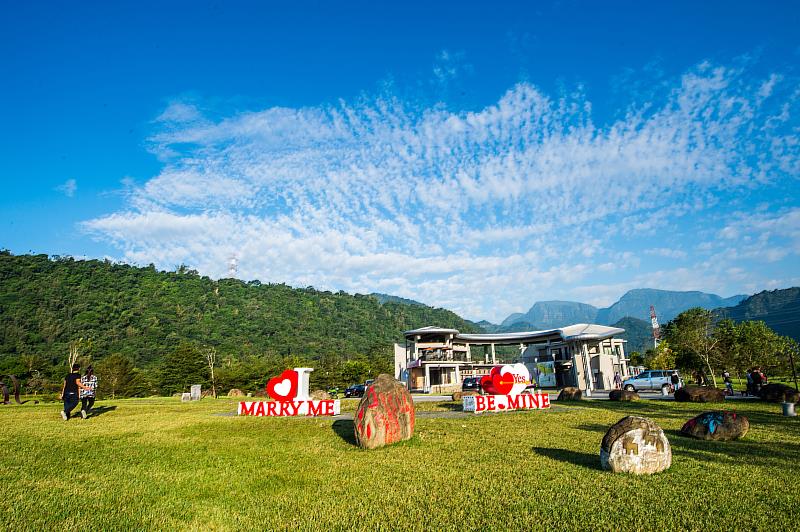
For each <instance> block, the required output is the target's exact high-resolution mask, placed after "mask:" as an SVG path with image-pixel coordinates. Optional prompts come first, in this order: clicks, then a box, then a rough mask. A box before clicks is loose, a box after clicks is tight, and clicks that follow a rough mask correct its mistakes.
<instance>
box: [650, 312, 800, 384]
mask: <svg viewBox="0 0 800 532" xmlns="http://www.w3.org/2000/svg"><path fill="white" fill-rule="evenodd" d="M662 337H663V340H662V341H661V342H660V343H659V345H658V347H657V348H655V349H653V350H649V351H648V352H647V353H646V354H645V357H644V360H643V362H644V364H645V365H647V366H648V367H650V368H653V369H675V368H677V369H680V370H682V371H683V372H684V373H685V374H695V373H697V372H700V373H702V374H703V375H704V376H706V377H707V378H708V379H710V381H711V382H712V383H713V384H714V385H716V384H717V380H716V378H717V376H719V375H721V373H722V372H723V371H724V370H728V371H729V372H730V373H731V374H732V375H739V376H740V377H742V376H744V374H745V372H746V371H747V370H748V369H751V368H754V367H761V368H762V369H763V370H764V371H766V372H767V373H771V374H780V375H788V374H789V372H790V367H789V352H790V350H791V351H792V352H793V353H797V342H795V341H794V340H793V339H791V338H789V337H786V336H781V335H779V334H778V333H776V332H775V331H773V330H772V329H771V328H769V327H768V326H767V325H766V324H765V323H764V322H763V321H742V322H735V321H733V320H730V319H727V318H726V319H719V318H718V316H717V315H716V314H715V313H714V312H713V311H710V310H706V309H702V308H693V309H689V310H687V311H685V312H683V313H681V314H679V315H678V316H677V317H676V318H675V319H673V320H672V321H670V322H669V323H667V324H666V325H665V326H664V327H663V330H662ZM795 356H796V355H795Z"/></svg>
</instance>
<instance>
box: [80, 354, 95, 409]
mask: <svg viewBox="0 0 800 532" xmlns="http://www.w3.org/2000/svg"><path fill="white" fill-rule="evenodd" d="M81 384H83V385H84V386H85V387H86V388H84V389H82V390H81V393H80V396H81V417H82V418H83V419H86V416H88V415H89V412H90V411H91V410H92V407H93V406H94V398H95V393H96V390H97V376H96V375H95V374H94V368H92V366H89V367H88V368H86V374H85V375H84V376H83V377H81Z"/></svg>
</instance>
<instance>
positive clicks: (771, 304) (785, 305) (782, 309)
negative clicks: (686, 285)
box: [716, 287, 800, 341]
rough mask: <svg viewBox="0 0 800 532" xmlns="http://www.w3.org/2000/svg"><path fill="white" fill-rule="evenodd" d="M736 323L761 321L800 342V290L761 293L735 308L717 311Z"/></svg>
mask: <svg viewBox="0 0 800 532" xmlns="http://www.w3.org/2000/svg"><path fill="white" fill-rule="evenodd" d="M716 313H717V315H719V316H720V317H722V318H730V319H732V320H734V321H745V320H759V321H763V322H765V323H766V324H767V325H768V326H769V327H770V328H771V329H772V330H774V331H775V332H777V333H778V334H780V335H783V336H789V337H791V338H794V339H795V340H797V341H800V288H798V287H793V288H786V289H783V290H772V291H766V290H765V291H764V292H759V293H758V294H755V295H752V296H750V297H748V298H747V299H745V300H744V301H742V302H740V303H739V304H738V305H736V306H735V307H729V308H721V309H717V310H716Z"/></svg>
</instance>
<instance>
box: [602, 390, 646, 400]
mask: <svg viewBox="0 0 800 532" xmlns="http://www.w3.org/2000/svg"><path fill="white" fill-rule="evenodd" d="M608 398H609V400H611V401H638V400H639V399H640V398H639V394H638V393H636V392H629V391H628V390H611V391H610V392H609V393H608Z"/></svg>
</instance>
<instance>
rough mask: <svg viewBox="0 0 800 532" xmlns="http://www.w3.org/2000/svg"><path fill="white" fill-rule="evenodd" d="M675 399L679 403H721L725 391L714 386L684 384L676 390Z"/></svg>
mask: <svg viewBox="0 0 800 532" xmlns="http://www.w3.org/2000/svg"><path fill="white" fill-rule="evenodd" d="M675 400H676V401H678V402H679V403H721V402H722V401H724V400H725V392H724V391H723V390H720V389H719V388H714V387H713V386H691V385H690V386H684V387H683V388H679V389H677V390H675Z"/></svg>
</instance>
